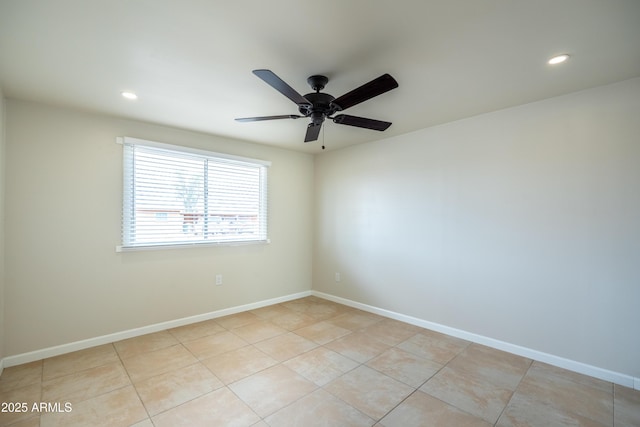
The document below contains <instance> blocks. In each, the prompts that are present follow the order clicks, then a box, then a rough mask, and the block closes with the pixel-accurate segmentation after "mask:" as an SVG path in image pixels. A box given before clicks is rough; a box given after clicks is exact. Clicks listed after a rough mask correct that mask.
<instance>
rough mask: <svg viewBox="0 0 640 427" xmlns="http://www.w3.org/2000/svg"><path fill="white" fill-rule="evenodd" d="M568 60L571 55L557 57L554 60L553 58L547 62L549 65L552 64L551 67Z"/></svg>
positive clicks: (564, 54)
mask: <svg viewBox="0 0 640 427" xmlns="http://www.w3.org/2000/svg"><path fill="white" fill-rule="evenodd" d="M567 59H569V55H568V54H566V53H563V54H562V55H556V56H554V57H553V58H551V59H550V60H549V61H547V64H550V65H556V64H561V63H563V62H564V61H566V60H567Z"/></svg>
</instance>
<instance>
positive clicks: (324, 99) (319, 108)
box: [299, 92, 336, 124]
mask: <svg viewBox="0 0 640 427" xmlns="http://www.w3.org/2000/svg"><path fill="white" fill-rule="evenodd" d="M304 97H305V98H306V99H307V100H308V101H309V102H310V103H311V106H308V105H301V106H300V108H299V111H300V114H302V115H304V116H307V117H309V116H311V119H312V120H313V123H314V124H320V123H322V122H323V121H324V119H325V117H327V116H330V115H331V114H333V113H335V112H336V110H335V108H334V106H333V105H332V104H331V101H333V100H334V99H335V98H334V97H333V96H331V95H329V94H328V93H320V92H315V93H308V94H306V95H304Z"/></svg>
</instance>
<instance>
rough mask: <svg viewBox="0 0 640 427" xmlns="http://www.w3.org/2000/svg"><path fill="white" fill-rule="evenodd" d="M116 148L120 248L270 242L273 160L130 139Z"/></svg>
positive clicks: (119, 140) (126, 139)
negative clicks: (119, 153)
mask: <svg viewBox="0 0 640 427" xmlns="http://www.w3.org/2000/svg"><path fill="white" fill-rule="evenodd" d="M118 142H120V143H121V144H122V145H123V160H124V164H123V171H124V176H123V178H124V179H123V182H124V189H123V201H122V246H119V247H118V250H126V249H134V248H145V247H162V246H176V245H203V244H220V243H238V242H266V241H267V169H268V167H269V165H270V163H269V162H265V161H262V160H253V159H246V158H241V157H236V156H229V155H225V154H218V153H212V152H207V151H201V150H194V149H188V148H185V147H177V146H172V145H166V144H161V143H155V142H151V141H143V140H140V139H134V138H128V137H126V138H118Z"/></svg>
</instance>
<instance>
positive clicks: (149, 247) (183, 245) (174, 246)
mask: <svg viewBox="0 0 640 427" xmlns="http://www.w3.org/2000/svg"><path fill="white" fill-rule="evenodd" d="M269 243H271V239H266V240H242V241H237V242H233V241H231V242H204V243H202V242H198V243H175V244H157V245H139V246H116V252H140V251H161V250H166V249H184V248H202V247H209V248H210V247H212V246H214V247H215V246H247V245H268V244H269Z"/></svg>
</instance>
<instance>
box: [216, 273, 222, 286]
mask: <svg viewBox="0 0 640 427" xmlns="http://www.w3.org/2000/svg"><path fill="white" fill-rule="evenodd" d="M216 285H218V286H220V285H222V274H216Z"/></svg>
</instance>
